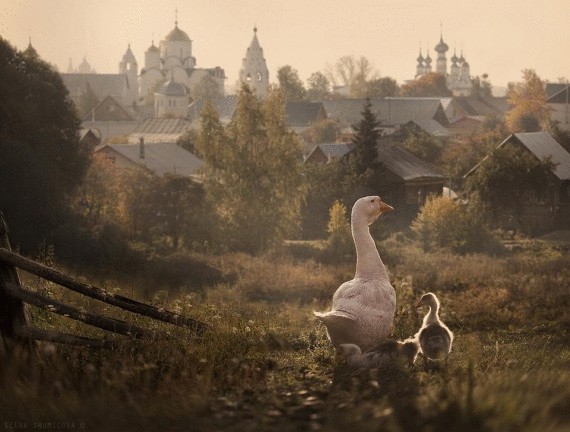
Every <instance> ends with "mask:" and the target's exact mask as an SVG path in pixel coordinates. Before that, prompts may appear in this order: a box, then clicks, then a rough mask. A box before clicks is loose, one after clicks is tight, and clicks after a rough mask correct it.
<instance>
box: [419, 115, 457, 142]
mask: <svg viewBox="0 0 570 432" xmlns="http://www.w3.org/2000/svg"><path fill="white" fill-rule="evenodd" d="M410 123H411V124H415V125H416V126H418V127H419V128H420V129H422V130H424V131H425V132H427V133H429V134H430V135H433V136H435V137H438V138H449V137H451V136H452V135H453V134H452V133H451V131H450V130H449V129H447V128H445V127H443V126H442V125H441V124H439V123H438V122H437V121H435V120H433V119H418V120H411V121H410V122H408V124H410Z"/></svg>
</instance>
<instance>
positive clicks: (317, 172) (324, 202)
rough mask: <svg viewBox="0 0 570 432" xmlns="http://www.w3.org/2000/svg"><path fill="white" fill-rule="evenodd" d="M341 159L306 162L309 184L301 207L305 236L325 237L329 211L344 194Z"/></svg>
mask: <svg viewBox="0 0 570 432" xmlns="http://www.w3.org/2000/svg"><path fill="white" fill-rule="evenodd" d="M343 170H344V166H343V164H342V162H341V161H339V160H337V159H333V160H331V161H329V162H328V163H326V164H322V165H321V164H305V165H304V166H303V175H304V177H305V180H306V184H307V186H308V190H307V196H306V199H305V201H304V203H303V205H302V207H301V216H302V228H303V229H302V233H303V238H309V239H314V238H324V237H326V231H327V220H328V219H327V218H328V212H329V209H330V208H331V206H332V205H333V203H334V202H335V201H336V200H339V199H341V198H342V197H343V196H344V189H343Z"/></svg>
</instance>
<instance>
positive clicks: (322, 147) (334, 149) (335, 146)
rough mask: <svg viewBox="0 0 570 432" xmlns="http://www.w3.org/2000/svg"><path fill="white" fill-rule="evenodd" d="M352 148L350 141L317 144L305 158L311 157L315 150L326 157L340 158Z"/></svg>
mask: <svg viewBox="0 0 570 432" xmlns="http://www.w3.org/2000/svg"><path fill="white" fill-rule="evenodd" d="M353 148H354V144H352V143H326V144H317V145H316V146H315V147H313V150H311V152H310V153H309V155H308V156H307V158H306V159H305V160H310V159H312V157H313V155H314V154H315V153H317V152H320V153H322V154H323V155H324V156H325V157H326V158H327V159H340V158H341V157H343V156H344V155H345V154H347V153H348V152H349V151H351V150H352V149H353Z"/></svg>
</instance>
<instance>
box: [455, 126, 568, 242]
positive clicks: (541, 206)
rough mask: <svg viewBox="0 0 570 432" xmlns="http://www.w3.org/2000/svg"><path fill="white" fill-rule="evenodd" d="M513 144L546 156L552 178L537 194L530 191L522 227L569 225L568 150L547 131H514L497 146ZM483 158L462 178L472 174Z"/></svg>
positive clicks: (542, 157) (541, 229) (529, 230)
mask: <svg viewBox="0 0 570 432" xmlns="http://www.w3.org/2000/svg"><path fill="white" fill-rule="evenodd" d="M504 146H513V147H514V148H519V149H522V150H523V151H526V152H529V153H530V154H532V155H533V156H534V157H536V158H537V159H538V160H541V161H542V160H546V159H549V160H550V161H551V162H552V164H553V169H552V179H551V180H552V181H551V182H550V186H549V188H548V190H546V191H544V193H543V194H541V196H540V197H538V196H534V194H529V195H528V196H527V197H526V201H525V203H524V205H523V206H522V212H523V214H522V215H520V220H521V223H522V227H519V228H521V229H522V230H523V231H524V232H527V233H529V234H536V233H541V232H546V231H549V230H553V229H569V228H570V153H568V152H567V151H566V150H565V149H564V147H562V146H561V145H560V144H559V143H558V142H557V141H556V140H555V139H554V138H552V136H551V135H550V134H549V133H548V132H528V133H515V134H512V135H510V136H509V137H508V138H507V139H505V140H504V141H503V142H502V143H501V144H499V148H500V147H504ZM486 159H487V158H485V159H483V160H482V161H481V162H480V163H479V164H477V165H476V166H475V167H474V168H473V169H471V171H469V172H468V173H467V174H466V175H465V177H468V176H470V175H472V174H473V173H474V172H475V171H476V170H477V169H478V168H479V167H480V166H481V165H482V164H484V163H485V160H486Z"/></svg>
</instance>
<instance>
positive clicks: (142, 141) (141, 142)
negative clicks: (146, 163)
mask: <svg viewBox="0 0 570 432" xmlns="http://www.w3.org/2000/svg"><path fill="white" fill-rule="evenodd" d="M139 157H140V158H141V159H144V138H143V137H140V138H139Z"/></svg>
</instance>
